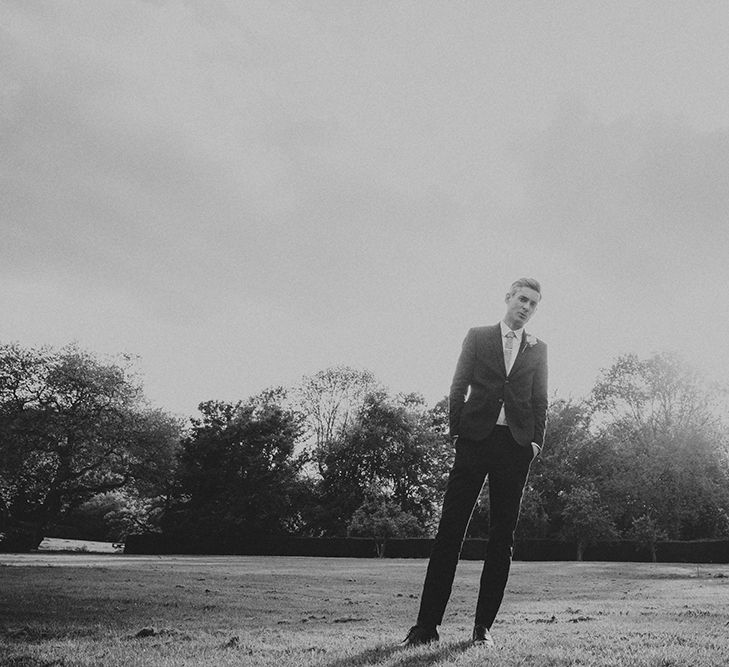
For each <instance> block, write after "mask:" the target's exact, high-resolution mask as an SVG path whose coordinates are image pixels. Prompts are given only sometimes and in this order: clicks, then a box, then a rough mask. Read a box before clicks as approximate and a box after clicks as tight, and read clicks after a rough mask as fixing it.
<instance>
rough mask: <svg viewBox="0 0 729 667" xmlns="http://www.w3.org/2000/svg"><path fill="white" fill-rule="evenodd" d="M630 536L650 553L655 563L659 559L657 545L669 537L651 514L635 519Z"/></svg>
mask: <svg viewBox="0 0 729 667" xmlns="http://www.w3.org/2000/svg"><path fill="white" fill-rule="evenodd" d="M628 536H629V537H630V538H631V539H632V540H635V541H636V543H637V544H638V547H640V548H643V549H646V550H647V551H648V552H649V553H650V555H651V561H653V562H654V563H655V562H656V560H657V554H656V545H657V544H658V542H661V541H663V540H665V539H667V537H668V536H667V535H666V533H665V532H664V531H663V530H661V529H660V528H659V527H658V525H657V524H656V522H655V521H654V520H653V518H652V517H651V516H650V515H649V514H643V515H641V516H639V517H638V518H637V519H635V520H634V521H633V526H632V528H631V529H630V533H629V534H628Z"/></svg>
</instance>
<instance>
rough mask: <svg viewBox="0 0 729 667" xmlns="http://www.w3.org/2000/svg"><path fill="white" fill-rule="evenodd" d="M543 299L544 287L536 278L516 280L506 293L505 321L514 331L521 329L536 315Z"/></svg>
mask: <svg viewBox="0 0 729 667" xmlns="http://www.w3.org/2000/svg"><path fill="white" fill-rule="evenodd" d="M541 300H542V288H541V287H540V285H539V283H538V282H537V281H536V280H534V278H519V280H515V281H514V282H513V283H512V284H511V288H510V289H509V291H508V292H507V293H506V299H505V301H506V315H504V322H505V323H506V325H507V326H508V327H509V328H510V329H513V330H514V331H516V330H517V329H521V328H522V327H523V326H524V325H525V324H526V323H527V322H528V321H529V320H530V319H531V317H532V315H534V312H535V311H536V309H537V306H538V305H539V302H540V301H541Z"/></svg>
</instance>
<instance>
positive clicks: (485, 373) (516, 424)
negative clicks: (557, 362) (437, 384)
mask: <svg viewBox="0 0 729 667" xmlns="http://www.w3.org/2000/svg"><path fill="white" fill-rule="evenodd" d="M448 402H449V426H450V433H451V436H455V435H460V436H463V437H464V438H468V439H470V440H481V439H484V438H486V437H488V435H489V434H490V433H491V431H492V430H493V428H494V426H495V425H496V420H497V419H498V418H499V412H500V411H501V406H502V404H503V406H504V410H505V413H506V421H507V423H508V424H509V430H510V431H511V434H512V435H513V436H514V439H515V440H516V441H517V442H518V443H519V444H520V445H522V446H524V447H530V446H531V443H532V442H536V443H537V444H538V445H540V446H541V445H542V444H543V443H544V431H545V428H546V423H547V404H548V400H547V346H546V344H545V343H543V342H542V341H537V343H536V344H535V345H532V346H530V345H528V343H527V335H526V332H524V335H523V336H522V342H521V346H520V347H519V350H518V352H517V355H516V358H515V359H514V363H513V364H512V367H511V372H510V373H509V375H508V376H507V374H506V366H505V364H504V351H503V344H502V342H501V327H500V325H499V324H497V325H495V326H489V327H474V328H473V329H470V330H469V331H468V333H467V334H466V339H465V340H464V341H463V349H462V350H461V355H460V357H459V358H458V364H457V365H456V372H455V374H454V376H453V383H452V384H451V390H450V393H449V396H448Z"/></svg>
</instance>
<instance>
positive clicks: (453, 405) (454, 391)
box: [448, 329, 476, 437]
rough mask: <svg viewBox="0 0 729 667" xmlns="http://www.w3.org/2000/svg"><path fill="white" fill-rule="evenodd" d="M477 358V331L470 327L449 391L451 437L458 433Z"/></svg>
mask: <svg viewBox="0 0 729 667" xmlns="http://www.w3.org/2000/svg"><path fill="white" fill-rule="evenodd" d="M475 359H476V332H475V331H474V330H473V329H469V330H468V333H467V334H466V338H465V339H464V341H463V346H462V347H461V354H460V356H459V357H458V363H457V364H456V372H455V373H454V374H453V382H451V390H450V392H449V393H448V428H449V431H450V435H451V437H455V436H457V435H458V425H459V422H460V420H461V412H462V411H463V404H464V403H465V401H466V394H467V393H468V387H469V385H470V384H471V379H472V378H473V365H474V362H475Z"/></svg>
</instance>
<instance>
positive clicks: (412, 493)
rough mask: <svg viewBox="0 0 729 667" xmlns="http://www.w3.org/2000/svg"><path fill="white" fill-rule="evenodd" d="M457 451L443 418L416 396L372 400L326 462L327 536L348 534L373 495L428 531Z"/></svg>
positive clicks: (323, 524)
mask: <svg viewBox="0 0 729 667" xmlns="http://www.w3.org/2000/svg"><path fill="white" fill-rule="evenodd" d="M451 456H452V447H451V446H450V443H449V442H448V438H447V436H446V434H445V432H444V430H443V423H442V414H441V413H440V412H439V411H438V409H435V410H429V409H428V408H427V407H426V405H425V402H424V401H423V399H422V397H420V396H418V395H415V394H408V395H399V396H397V397H394V398H392V397H390V396H388V395H387V394H386V393H385V392H384V391H383V390H379V391H376V392H373V393H371V394H369V395H368V396H367V397H366V398H365V400H364V403H363V405H362V407H361V409H360V410H359V412H358V414H357V416H356V418H355V419H354V420H353V421H352V422H351V424H350V425H349V427H348V428H347V429H346V430H345V431H344V432H343V433H342V435H341V437H340V438H339V439H338V440H336V441H334V442H332V443H331V445H330V446H329V449H328V451H327V452H326V454H325V455H324V456H323V457H322V459H321V462H320V469H321V471H322V472H321V474H322V479H321V482H320V484H319V486H318V488H319V502H320V506H321V511H320V513H319V515H318V516H317V517H316V518H315V521H316V522H317V524H318V526H319V527H320V528H321V529H322V532H324V533H325V534H330V535H332V534H333V535H342V534H345V533H346V530H347V526H348V524H349V522H350V520H351V518H352V516H353V514H354V512H355V511H356V510H357V509H358V508H359V507H360V506H361V505H362V504H363V503H364V502H365V499H366V497H367V493H368V492H370V491H371V490H372V489H376V490H378V492H379V493H381V494H383V495H385V496H386V497H388V498H389V499H391V500H392V501H393V502H394V503H395V504H396V505H397V506H398V507H399V508H400V510H401V511H403V512H406V513H408V514H411V515H412V516H414V517H416V518H417V520H418V521H419V523H420V525H421V527H423V528H424V529H426V528H429V527H430V525H431V522H432V521H433V518H434V511H435V509H436V504H437V502H439V500H440V498H441V496H442V489H443V487H444V484H445V474H446V470H447V467H448V461H449V458H450V457H451Z"/></svg>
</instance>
